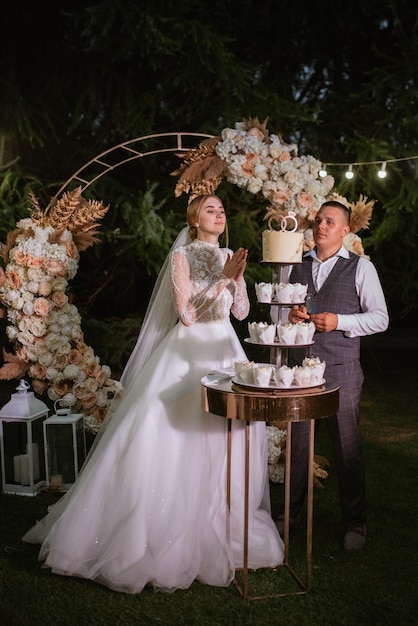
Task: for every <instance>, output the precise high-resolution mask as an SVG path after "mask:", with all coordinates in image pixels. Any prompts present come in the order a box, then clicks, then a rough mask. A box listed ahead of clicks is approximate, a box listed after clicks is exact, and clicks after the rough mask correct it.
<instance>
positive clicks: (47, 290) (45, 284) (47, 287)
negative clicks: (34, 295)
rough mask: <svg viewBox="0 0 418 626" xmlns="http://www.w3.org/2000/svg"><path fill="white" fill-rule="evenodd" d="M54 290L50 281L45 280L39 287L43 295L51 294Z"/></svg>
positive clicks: (39, 291)
mask: <svg viewBox="0 0 418 626" xmlns="http://www.w3.org/2000/svg"><path fill="white" fill-rule="evenodd" d="M51 291H52V287H51V285H50V283H48V282H46V281H43V282H41V283H39V287H38V293H39V294H40V295H41V296H49V294H50V293H51Z"/></svg>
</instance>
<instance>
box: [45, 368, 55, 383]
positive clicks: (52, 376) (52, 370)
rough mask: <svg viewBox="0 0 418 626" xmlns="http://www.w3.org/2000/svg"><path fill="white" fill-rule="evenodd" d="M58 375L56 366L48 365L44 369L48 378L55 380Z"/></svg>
mask: <svg viewBox="0 0 418 626" xmlns="http://www.w3.org/2000/svg"><path fill="white" fill-rule="evenodd" d="M57 375H58V370H57V368H56V367H48V369H47V370H46V377H47V379H48V380H55V378H56V377H57Z"/></svg>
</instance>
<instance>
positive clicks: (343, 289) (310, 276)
mask: <svg viewBox="0 0 418 626" xmlns="http://www.w3.org/2000/svg"><path fill="white" fill-rule="evenodd" d="M350 215H351V211H350V209H349V208H348V207H347V206H345V205H344V204H342V203H341V202H336V201H329V202H325V203H324V204H323V205H322V206H321V208H320V210H319V211H318V213H317V216H316V218H315V223H314V227H313V236H314V241H315V244H316V245H315V248H314V249H313V250H311V251H310V252H307V253H306V254H305V255H304V258H303V263H302V264H301V265H295V266H294V267H293V270H292V272H291V275H290V282H291V283H296V282H297V283H303V284H308V292H309V293H311V294H313V298H314V303H315V309H316V311H315V313H314V312H312V313H311V314H309V313H308V312H307V310H306V307H305V306H301V307H298V306H294V307H293V308H292V309H291V310H290V313H289V321H290V322H291V323H297V322H301V321H304V320H310V321H312V322H313V323H314V324H315V329H316V331H315V337H314V339H315V345H314V346H313V349H312V354H313V355H314V356H318V357H319V358H320V359H321V361H325V363H326V370H325V377H326V381H327V384H329V385H330V386H334V385H339V386H340V392H339V398H340V400H339V409H338V412H337V414H336V415H334V416H332V417H329V418H327V419H325V420H324V421H325V423H326V426H327V428H328V432H329V435H330V438H331V442H332V446H333V450H334V455H335V461H336V466H337V473H338V483H339V495H340V504H341V517H342V523H343V528H344V538H343V547H344V549H345V550H359V549H360V548H362V547H363V546H364V545H365V544H366V540H367V530H366V516H365V472H364V463H363V457H362V451H361V444H360V433H359V403H360V395H361V390H362V383H363V372H362V368H361V364H360V337H361V336H364V335H370V334H373V333H379V332H383V331H385V330H386V328H387V327H388V321H389V318H388V312H387V307H386V302H385V298H384V294H383V291H382V287H381V284H380V280H379V277H378V275H377V272H376V269H375V267H374V265H373V264H372V263H371V262H370V261H369V260H367V259H366V258H365V257H359V256H357V255H356V254H354V253H352V252H349V251H348V250H347V249H346V248H345V247H344V245H343V240H344V237H345V236H346V235H347V234H348V233H349V232H350ZM310 310H311V311H312V309H310ZM308 450H309V422H308V421H307V422H300V423H294V424H293V426H292V449H291V454H292V470H291V472H292V473H291V485H290V526H291V527H292V526H293V525H295V524H296V523H297V522H298V519H299V513H300V510H301V507H302V505H303V503H304V500H305V497H306V492H307V481H308ZM277 526H278V529H279V532H280V534H281V535H283V515H281V516H279V520H278V522H277Z"/></svg>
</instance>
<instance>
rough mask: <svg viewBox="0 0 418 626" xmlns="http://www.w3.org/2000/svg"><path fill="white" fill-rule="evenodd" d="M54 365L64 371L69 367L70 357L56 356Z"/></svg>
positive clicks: (64, 355)
mask: <svg viewBox="0 0 418 626" xmlns="http://www.w3.org/2000/svg"><path fill="white" fill-rule="evenodd" d="M53 365H54V366H55V367H56V368H57V369H59V370H63V369H64V368H65V367H67V365H68V357H67V355H66V354H56V355H55V357H54V360H53Z"/></svg>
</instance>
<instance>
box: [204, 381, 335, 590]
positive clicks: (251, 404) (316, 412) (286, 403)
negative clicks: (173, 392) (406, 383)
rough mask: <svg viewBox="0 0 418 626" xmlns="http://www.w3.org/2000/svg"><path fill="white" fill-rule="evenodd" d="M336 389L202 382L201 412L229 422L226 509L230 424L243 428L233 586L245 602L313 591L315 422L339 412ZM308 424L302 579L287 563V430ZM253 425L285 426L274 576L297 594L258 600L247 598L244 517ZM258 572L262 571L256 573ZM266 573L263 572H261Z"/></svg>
mask: <svg viewBox="0 0 418 626" xmlns="http://www.w3.org/2000/svg"><path fill="white" fill-rule="evenodd" d="M338 393H339V387H332V388H327V387H326V386H322V387H320V388H317V389H312V390H301V391H299V392H285V393H280V392H279V391H278V392H276V393H269V392H266V393H261V392H256V393H254V392H252V391H249V390H245V389H242V388H239V386H236V385H233V384H231V382H230V381H229V382H223V383H222V382H221V383H219V382H217V383H207V382H203V380H202V407H203V409H204V410H205V411H207V412H208V413H213V414H214V415H219V416H222V417H226V418H227V419H228V456H227V504H228V507H229V508H230V506H231V453H232V420H240V421H242V422H244V423H245V461H244V462H245V468H244V480H245V483H244V500H245V501H244V538H243V539H244V542H243V567H242V568H241V570H237V572H241V573H242V579H243V582H242V585H241V584H240V583H239V582H238V580H237V577H235V579H234V585H235V586H236V587H237V589H238V591H239V593H240V594H241V596H242V598H243V599H244V600H261V599H267V598H275V597H281V596H288V595H302V594H306V593H308V592H309V591H310V590H311V586H312V526H313V479H314V449H315V420H317V419H323V418H325V417H330V416H331V415H334V414H335V413H336V412H337V410H338ZM308 420H309V422H310V438H309V463H308V493H307V523H306V576H300V575H299V574H298V573H297V572H296V570H295V569H294V568H293V567H292V566H291V565H290V562H289V544H290V537H289V534H290V533H289V519H290V481H291V452H290V451H291V445H292V424H293V423H294V422H302V421H308ZM254 421H264V422H268V423H270V424H272V425H280V426H281V427H283V424H284V423H285V424H286V431H287V438H286V449H287V454H286V473H285V507H284V537H283V540H284V544H285V549H284V559H283V563H282V564H280V565H278V566H277V568H274V571H279V570H281V569H285V570H287V571H288V572H289V574H290V576H291V577H292V578H293V580H294V581H295V582H296V584H297V587H298V588H297V590H296V591H293V592H292V591H289V592H287V591H283V592H277V593H267V594H263V595H250V593H249V571H248V517H249V484H250V425H251V422H254ZM260 569H261V568H260ZM264 569H265V568H264Z"/></svg>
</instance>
